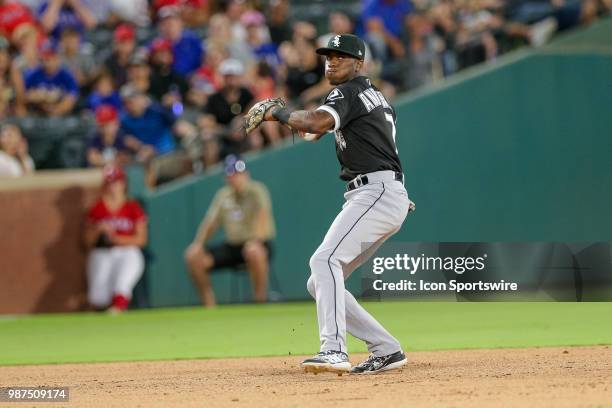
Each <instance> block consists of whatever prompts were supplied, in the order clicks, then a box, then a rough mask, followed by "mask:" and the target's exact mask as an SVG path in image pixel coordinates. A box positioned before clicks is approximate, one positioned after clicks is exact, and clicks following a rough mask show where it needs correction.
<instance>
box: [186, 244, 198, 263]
mask: <svg viewBox="0 0 612 408" xmlns="http://www.w3.org/2000/svg"><path fill="white" fill-rule="evenodd" d="M183 259H184V260H185V263H186V264H187V265H190V266H192V265H193V264H194V263H196V261H197V259H198V254H197V252H196V251H194V249H193V248H192V247H189V248H187V249H186V250H185V252H184V253H183Z"/></svg>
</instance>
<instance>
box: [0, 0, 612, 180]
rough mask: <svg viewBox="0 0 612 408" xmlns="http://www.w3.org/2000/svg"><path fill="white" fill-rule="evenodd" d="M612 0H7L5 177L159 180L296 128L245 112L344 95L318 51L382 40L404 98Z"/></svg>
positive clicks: (0, 147) (387, 68)
mask: <svg viewBox="0 0 612 408" xmlns="http://www.w3.org/2000/svg"><path fill="white" fill-rule="evenodd" d="M610 10H612V0H412V1H410V0H339V1H334V2H325V1H319V0H312V1H305V0H298V1H288V0H259V1H258V0H251V1H249V0H21V1H16V0H0V35H1V36H0V120H1V121H2V123H3V125H4V127H3V129H2V131H1V133H0V176H2V175H4V176H19V175H21V174H26V173H29V172H32V171H33V170H34V167H35V166H36V167H37V168H69V167H88V166H89V167H100V166H104V165H106V164H109V163H119V164H122V165H124V164H128V163H130V162H140V163H143V164H145V165H146V166H147V168H148V169H149V171H148V172H147V184H148V185H149V186H150V187H153V186H155V185H158V184H160V183H162V182H164V181H167V180H171V179H174V178H176V177H180V176H182V175H186V174H192V173H198V172H201V171H203V170H205V169H206V168H209V167H210V166H212V165H214V164H216V163H218V162H219V161H220V160H223V158H224V157H226V156H228V155H230V154H243V153H245V152H247V151H253V150H259V149H262V148H266V147H268V146H273V145H276V144H278V143H279V142H281V141H282V140H283V139H285V138H287V137H290V135H291V133H290V132H289V131H288V130H287V129H285V128H282V127H280V126H279V125H278V124H277V123H266V124H265V125H266V126H264V127H262V128H261V129H260V130H258V131H255V132H253V133H252V134H250V135H248V136H245V134H244V130H243V129H242V128H241V125H242V122H241V117H242V115H243V114H244V113H245V112H246V111H247V110H248V108H249V107H250V105H252V104H253V103H254V102H255V101H257V100H261V99H264V98H268V97H272V96H281V97H283V98H285V99H286V100H288V101H289V102H290V104H291V105H292V106H294V107H312V106H316V105H317V104H318V103H319V102H320V100H321V98H322V97H323V96H324V95H325V94H326V93H327V92H328V91H329V90H330V87H329V85H328V84H327V82H326V81H325V78H324V62H323V60H322V59H321V58H319V57H318V56H317V55H316V54H315V52H314V51H315V49H316V48H317V47H318V46H321V45H324V44H326V43H327V41H328V40H329V39H330V38H331V37H332V36H333V35H334V34H342V33H349V32H351V33H355V34H357V35H360V36H361V37H362V38H364V39H365V40H366V42H367V44H368V50H367V55H366V64H365V71H366V72H365V74H367V75H368V76H370V78H372V80H373V82H374V83H375V84H377V85H378V87H379V88H380V89H381V90H382V91H383V93H384V94H385V96H386V97H387V98H388V99H390V100H393V97H394V95H396V94H397V93H399V92H405V91H409V90H412V89H415V88H418V87H421V86H423V85H427V84H429V83H432V82H435V81H438V80H440V79H442V78H444V77H447V76H449V75H452V74H453V73H455V72H457V71H459V70H462V69H465V68H467V67H470V66H472V65H475V64H478V63H481V62H485V61H494V60H495V59H496V58H497V57H498V56H499V55H501V54H503V53H505V52H508V51H510V50H513V49H515V48H517V47H520V46H525V45H529V46H534V47H537V46H540V45H542V44H544V43H546V42H547V41H548V40H549V39H550V38H551V37H552V36H553V35H555V33H558V32H561V31H564V30H567V29H569V28H572V27H576V26H579V25H584V24H589V23H590V22H592V21H593V20H595V19H597V18H598V17H599V16H601V15H604V14H608V13H609V12H610Z"/></svg>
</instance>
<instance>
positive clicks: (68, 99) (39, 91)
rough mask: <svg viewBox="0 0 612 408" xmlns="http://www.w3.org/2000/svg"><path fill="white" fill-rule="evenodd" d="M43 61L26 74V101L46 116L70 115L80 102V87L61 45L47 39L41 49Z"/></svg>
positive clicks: (34, 109)
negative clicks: (61, 53) (66, 64)
mask: <svg viewBox="0 0 612 408" xmlns="http://www.w3.org/2000/svg"><path fill="white" fill-rule="evenodd" d="M41 59H42V65H41V66H40V67H39V68H37V69H35V70H34V71H32V72H30V73H29V74H28V75H27V76H26V78H25V87H26V101H27V103H28V105H29V107H30V108H32V109H33V111H35V112H38V113H41V114H43V115H46V116H65V115H69V114H70V113H71V112H72V109H73V108H74V105H75V104H76V102H77V99H78V95H79V87H78V85H77V83H76V80H75V79H74V77H73V76H72V74H71V73H70V71H69V70H68V69H66V68H64V67H63V66H62V60H61V58H60V56H59V54H58V51H57V46H56V45H55V44H53V43H52V42H51V41H46V42H45V43H44V44H43V46H42V49H41Z"/></svg>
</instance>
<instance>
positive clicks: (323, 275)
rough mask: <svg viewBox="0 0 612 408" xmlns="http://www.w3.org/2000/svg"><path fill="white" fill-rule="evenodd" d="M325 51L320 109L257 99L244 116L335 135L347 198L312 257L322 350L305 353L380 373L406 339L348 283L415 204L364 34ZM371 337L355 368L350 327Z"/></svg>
mask: <svg viewBox="0 0 612 408" xmlns="http://www.w3.org/2000/svg"><path fill="white" fill-rule="evenodd" d="M317 53H318V54H321V55H324V56H325V58H326V64H325V76H326V77H327V79H328V80H329V82H330V83H331V84H332V85H335V88H334V89H332V91H331V92H330V93H329V94H328V95H327V97H326V98H325V102H324V103H323V105H321V106H320V107H319V108H317V109H315V110H309V111H305V110H298V111H291V110H290V109H289V108H287V107H285V106H284V102H282V101H281V100H267V101H263V102H260V103H258V104H256V105H255V106H254V107H253V108H252V109H251V111H250V112H249V114H247V118H246V121H245V128H246V129H247V131H248V130H250V129H251V128H252V126H253V125H256V124H257V122H258V118H259V117H261V119H262V120H267V121H275V120H276V121H279V122H281V123H283V124H286V125H288V126H289V127H291V128H292V129H294V130H297V131H299V133H300V135H301V136H302V137H304V138H305V139H306V140H311V141H314V140H318V139H319V138H320V137H322V135H323V134H325V133H327V132H328V131H333V133H334V135H335V138H336V153H337V156H338V160H339V161H340V166H341V171H340V178H341V179H342V180H345V181H347V182H348V183H347V187H346V193H345V194H344V197H345V199H346V202H345V204H344V206H343V207H342V211H341V212H340V214H338V216H337V217H336V219H335V220H334V222H333V223H332V225H331V227H330V229H329V231H328V232H327V234H326V235H325V238H324V239H323V242H322V243H321V245H319V247H318V248H317V250H316V251H315V253H314V255H313V256H312V257H311V258H310V269H311V276H310V278H309V279H308V284H307V288H308V292H309V293H310V294H311V295H312V296H313V297H314V298H315V300H316V304H317V317H318V321H319V335H320V340H321V351H320V353H318V354H317V355H315V356H314V357H312V358H309V359H307V360H305V361H304V362H303V363H302V367H303V368H304V369H305V371H307V372H314V373H317V372H321V371H331V372H336V373H338V374H342V373H344V372H348V371H350V372H351V373H355V374H375V373H378V372H381V371H387V370H392V369H395V368H399V367H401V366H403V365H404V364H406V362H407V360H406V356H405V355H404V353H403V351H402V349H401V346H400V344H399V342H398V341H397V340H396V339H395V338H394V337H393V336H392V335H391V334H389V332H388V331H387V330H385V329H384V328H383V327H382V325H381V324H380V323H378V322H377V321H376V320H375V319H374V318H373V317H372V316H371V315H370V314H369V313H368V312H367V311H366V310H365V309H364V308H363V307H361V306H360V305H359V304H358V303H357V301H356V300H355V298H354V297H353V296H352V295H351V294H350V293H349V292H348V291H347V290H345V288H344V280H345V279H346V278H347V277H348V276H349V275H350V274H351V272H352V271H353V270H355V268H357V267H358V266H359V265H361V264H362V263H363V262H365V260H366V259H368V258H369V257H370V256H371V255H372V254H373V253H374V251H376V249H377V248H378V247H380V245H381V244H382V243H383V242H384V241H385V240H386V239H387V238H389V237H390V236H391V235H393V234H395V233H396V232H397V231H398V230H399V229H400V227H401V225H402V223H403V221H404V219H405V218H406V215H407V214H408V212H409V211H410V210H412V209H414V204H413V203H412V202H411V201H410V200H409V199H408V193H407V192H406V189H405V188H404V184H403V181H404V175H403V173H402V166H401V164H400V160H399V157H398V153H397V148H396V145H395V136H396V129H395V120H396V114H395V110H394V109H393V108H392V107H391V105H389V103H388V102H387V100H386V99H385V97H384V96H383V95H382V93H381V92H380V91H379V90H378V89H377V88H376V87H375V86H373V85H372V83H371V82H370V80H369V79H368V78H366V77H364V76H361V75H360V73H359V71H360V69H361V68H362V66H363V59H364V54H365V44H364V42H363V41H362V40H361V39H360V38H358V37H356V36H354V35H350V34H343V35H336V36H334V37H332V38H331V39H330V40H329V42H328V45H327V47H323V48H319V49H317ZM347 331H348V332H349V333H351V334H352V335H353V336H355V337H357V338H359V339H361V340H363V341H365V342H366V344H367V347H368V350H369V351H370V356H369V357H368V358H367V359H366V360H365V361H363V362H362V363H361V364H359V365H357V366H355V367H353V368H352V369H351V364H350V362H349V359H348V355H347V348H346V333H347Z"/></svg>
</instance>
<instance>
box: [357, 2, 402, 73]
mask: <svg viewBox="0 0 612 408" xmlns="http://www.w3.org/2000/svg"><path fill="white" fill-rule="evenodd" d="M412 11H413V7H412V4H411V3H410V0H365V1H364V2H363V11H362V13H361V20H362V23H363V30H364V33H363V34H364V35H365V37H366V41H367V42H368V43H369V45H370V47H371V48H372V53H373V54H374V58H376V59H379V60H381V61H383V62H385V61H388V60H389V59H398V58H402V57H404V55H405V54H406V50H405V48H404V45H403V44H402V41H401V37H402V35H403V33H404V32H405V30H406V26H407V21H408V16H409V15H410V14H411V13H412ZM360 31H361V30H360ZM358 34H359V32H358Z"/></svg>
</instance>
